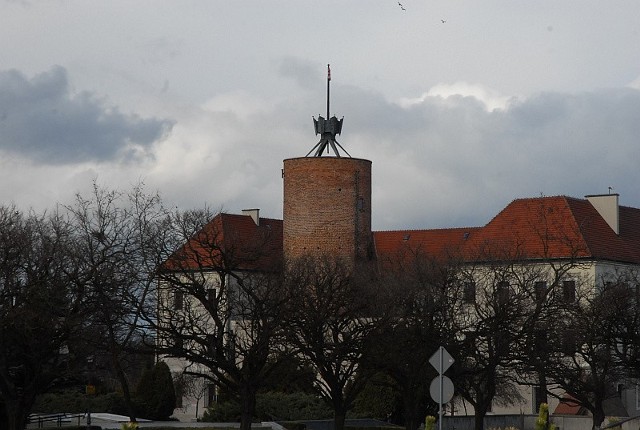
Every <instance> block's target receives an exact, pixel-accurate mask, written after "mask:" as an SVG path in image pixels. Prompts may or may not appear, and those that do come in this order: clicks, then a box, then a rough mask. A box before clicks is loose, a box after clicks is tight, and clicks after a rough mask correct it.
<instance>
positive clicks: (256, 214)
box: [242, 209, 260, 225]
mask: <svg viewBox="0 0 640 430" xmlns="http://www.w3.org/2000/svg"><path fill="white" fill-rule="evenodd" d="M242 215H248V216H250V217H251V219H253V222H255V223H256V225H260V209H242Z"/></svg>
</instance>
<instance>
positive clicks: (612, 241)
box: [170, 79, 640, 415]
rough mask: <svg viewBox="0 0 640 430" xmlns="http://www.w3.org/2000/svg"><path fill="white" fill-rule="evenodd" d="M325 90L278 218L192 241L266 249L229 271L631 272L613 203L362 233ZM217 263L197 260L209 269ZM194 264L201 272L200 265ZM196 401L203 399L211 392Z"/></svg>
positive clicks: (245, 217) (214, 228) (639, 252)
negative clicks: (310, 263) (420, 255)
mask: <svg viewBox="0 0 640 430" xmlns="http://www.w3.org/2000/svg"><path fill="white" fill-rule="evenodd" d="M329 82H330V79H328V80H327V118H326V119H325V118H323V117H322V116H320V117H319V118H318V119H314V126H315V132H316V135H320V140H319V142H318V143H317V144H316V146H315V147H314V148H313V149H312V150H311V151H309V153H308V154H307V155H306V156H304V157H298V158H289V159H285V160H284V162H283V163H284V167H283V170H282V176H283V198H284V202H283V203H284V204H283V219H282V220H278V219H261V218H260V214H259V210H258V209H249V210H246V211H243V214H241V215H232V214H218V215H217V216H216V217H215V218H214V219H213V220H212V221H211V222H210V223H209V225H207V226H206V227H205V228H204V229H203V231H202V233H201V234H205V235H206V234H209V235H210V236H211V238H212V243H215V247H218V249H221V250H224V249H227V250H229V249H233V248H234V247H237V248H240V247H238V244H245V245H246V244H256V245H259V244H264V243H267V244H268V248H267V249H268V253H267V254H268V255H264V254H262V255H259V256H257V255H247V256H246V258H245V260H243V261H241V262H240V264H238V266H237V267H236V270H238V271H243V270H246V271H254V272H255V271H261V270H262V271H272V270H274V267H277V262H280V261H283V260H284V261H291V260H294V259H297V258H302V257H307V256H324V255H328V256H331V257H339V258H342V259H344V260H345V261H346V262H348V263H349V264H350V265H352V266H353V267H357V265H358V264H360V263H372V264H375V265H376V266H377V267H378V269H379V270H381V271H386V270H392V268H393V267H392V261H393V259H394V258H397V256H398V254H400V253H402V252H403V251H406V250H417V249H420V250H421V251H422V252H424V253H426V254H427V255H429V256H432V257H433V258H442V259H446V258H448V257H450V256H451V255H454V254H455V255H456V256H458V257H461V258H462V259H463V260H464V261H466V262H467V263H482V262H483V258H487V256H486V255H484V256H483V255H481V254H479V253H478V250H479V249H487V247H488V246H489V245H492V246H494V248H495V247H496V246H497V247H502V248H503V249H506V248H509V249H517V250H518V255H517V256H516V257H517V258H519V259H520V261H521V262H522V263H523V264H529V263H537V262H542V261H562V260H569V259H571V260H575V261H580V263H581V264H580V271H581V273H580V274H579V275H580V276H589V277H591V278H592V279H607V277H608V276H613V274H615V273H616V271H618V270H620V269H623V268H636V269H640V209H638V208H632V207H625V206H620V205H619V196H618V195H617V194H606V195H591V196H586V197H585V198H584V199H579V198H573V197H566V196H554V197H539V198H525V199H517V200H514V201H513V202H511V203H510V204H508V205H507V206H506V207H505V208H504V209H503V210H502V211H500V212H499V213H498V214H497V215H496V216H495V217H494V218H493V219H492V220H490V221H489V222H488V223H487V224H486V225H484V226H480V227H468V228H450V229H424V230H402V229H400V230H395V231H372V226H371V215H372V203H371V189H372V183H371V170H372V163H371V161H369V160H365V159H360V158H352V157H351V156H350V155H349V154H348V153H347V152H346V151H345V150H344V148H343V147H342V146H341V145H340V144H339V143H338V141H337V140H336V136H337V135H339V134H340V133H341V131H342V123H343V120H342V119H340V120H338V119H337V118H336V117H335V116H332V117H329ZM427 223H428V220H426V221H425V224H427ZM189 248H190V247H189V244H186V245H185V249H189ZM244 248H246V246H245V247H244ZM256 249H257V248H256ZM263 249H264V248H263ZM189 252H195V253H196V254H197V253H199V252H201V250H198V249H191V250H190V251H189ZM219 255H220V253H218V254H215V253H214V254H211V255H208V256H207V258H209V259H210V260H208V261H209V262H210V264H211V265H212V266H213V265H215V264H216V263H215V258H216V256H219ZM494 257H495V256H494ZM511 257H514V256H513V255H512V256H511ZM199 261H200V263H201V264H202V263H204V265H205V266H206V264H207V260H206V259H200V260H199ZM200 268H202V267H200ZM194 269H196V268H194ZM572 276H578V274H576V273H572ZM212 277H213V278H215V273H214V274H212ZM213 278H212V279H213ZM567 281H569V282H570V279H568V278H567ZM225 282H227V283H229V282H232V280H231V279H228V280H226V281H225V280H224V279H217V280H214V281H212V286H211V291H212V295H213V296H215V295H216V294H219V291H218V290H216V288H218V287H216V285H221V284H224V283H225ZM170 365H171V366H172V370H173V371H174V372H176V373H179V372H180V371H181V369H183V368H184V364H183V363H182V364H181V363H178V362H177V361H173V362H171V363H170ZM181 366H183V367H181ZM211 390H213V388H211ZM639 392H640V391H638V390H635V391H633V392H631V391H629V393H627V394H628V398H624V399H622V398H621V400H620V402H621V403H624V406H625V407H626V408H627V410H628V411H629V412H630V413H631V414H633V415H636V414H638V413H639V412H640V406H639V405H640V399H639V398H637V397H638V393H639ZM634 394H635V397H633V395H634ZM528 396H529V399H527V401H528V402H529V404H528V405H519V406H518V408H519V410H517V411H519V412H524V413H531V412H534V411H535V410H536V406H537V403H538V402H537V400H536V398H535V396H536V394H535V387H534V386H533V385H532V386H531V387H530V389H529V392H528ZM205 398H208V399H211V398H213V391H211V392H210V393H209V395H208V396H206V397H205ZM196 401H200V399H196ZM186 403H188V401H187V400H185V403H183V404H186ZM204 403H206V402H204ZM202 406H204V404H203V405H202ZM185 407H186V406H185ZM554 407H555V405H554ZM190 410H191V411H193V408H191V409H190ZM200 410H202V409H200ZM559 410H562V409H559ZM494 411H495V412H500V410H499V409H496V410H494ZM504 412H509V411H508V410H506V409H505V411H504ZM510 412H513V411H512V410H511V411H510Z"/></svg>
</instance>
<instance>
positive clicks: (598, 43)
mask: <svg viewBox="0 0 640 430" xmlns="http://www.w3.org/2000/svg"><path fill="white" fill-rule="evenodd" d="M639 23H640V2H638V1H637V0H613V1H602V0H536V1H524V0H483V1H477V0H401V5H400V4H398V1H397V0H343V1H335V0H325V1H317V0H316V1H308V0H234V1H229V0H226V1H218V0H199V1H195V0H180V1H169V0H153V1H151V0H136V1H129V0H126V1H125V0H109V1H97V0H68V1H67V0H22V1H20V0H0V204H15V205H16V206H17V207H18V208H20V209H22V210H29V209H34V210H36V211H44V210H50V209H51V208H54V207H55V206H56V204H69V203H72V202H73V199H74V195H75V194H77V193H80V194H81V195H86V194H89V193H90V191H91V188H92V185H93V183H94V182H97V183H98V184H99V185H101V186H104V187H107V188H110V189H119V190H124V191H126V190H129V189H131V188H132V187H133V186H134V185H136V184H139V183H144V185H145V189H146V190H148V191H149V192H155V191H158V192H160V194H161V195H162V197H163V200H164V202H165V204H167V205H168V206H169V205H170V206H172V207H178V208H180V209H197V208H202V207H205V206H207V207H209V208H212V209H214V210H222V211H226V212H230V213H239V212H240V211H241V210H242V209H248V208H259V209H260V215H261V216H264V217H269V218H278V219H281V218H282V193H283V190H282V188H283V187H282V175H281V169H282V167H283V163H282V161H283V160H284V159H287V158H295V157H303V156H305V155H306V154H307V153H308V152H309V151H310V150H311V149H312V148H313V147H314V146H315V144H316V143H317V141H318V136H316V135H315V132H314V128H313V121H312V117H313V116H316V117H317V116H318V115H319V114H321V115H323V116H326V84H327V81H326V79H327V64H331V76H332V79H331V115H336V116H337V117H339V118H341V117H344V124H343V128H342V134H341V135H340V136H338V142H339V143H340V144H341V145H342V146H343V147H344V148H345V149H346V150H347V151H348V153H349V154H350V155H351V156H353V157H354V158H364V159H368V160H371V161H372V181H373V186H372V188H373V190H372V202H371V206H372V212H373V215H372V224H373V228H374V230H395V229H424V228H429V229H430V228H447V227H464V226H481V225H484V224H486V223H487V222H489V221H490V220H491V218H492V217H493V216H495V215H496V214H497V213H498V212H499V211H500V210H502V209H503V208H504V207H505V206H506V205H507V204H509V202H511V201H512V200H514V199H517V198H526V197H538V196H552V195H567V196H571V197H577V198H583V197H584V196H585V195H592V194H606V193H609V192H610V187H611V190H612V191H611V192H615V193H618V194H620V204H621V205H624V206H632V207H640V186H638V185H639V183H640V169H639V168H638V162H639V161H640V25H639Z"/></svg>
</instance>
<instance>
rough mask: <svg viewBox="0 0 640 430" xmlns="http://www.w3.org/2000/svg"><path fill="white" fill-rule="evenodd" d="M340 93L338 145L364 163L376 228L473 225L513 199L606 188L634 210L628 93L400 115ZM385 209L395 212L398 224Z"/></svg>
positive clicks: (380, 102)
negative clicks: (371, 179) (372, 179)
mask: <svg viewBox="0 0 640 430" xmlns="http://www.w3.org/2000/svg"><path fill="white" fill-rule="evenodd" d="M348 94H349V95H348V97H345V105H346V106H344V107H342V108H339V110H341V111H342V112H345V126H344V128H343V136H341V138H342V140H341V143H343V144H344V145H345V146H346V147H347V149H348V150H349V152H350V153H351V154H352V155H353V156H355V157H362V158H369V159H371V160H372V161H373V163H374V164H373V169H374V176H376V175H377V181H378V182H377V183H374V191H375V190H377V191H376V193H374V194H375V196H377V197H376V198H377V204H376V202H375V201H374V204H376V207H377V208H379V209H378V211H379V214H378V222H377V224H378V226H379V227H382V228H408V227H411V228H424V227H449V226H462V225H481V224H483V223H485V222H488V221H489V220H490V219H491V217H492V216H494V215H495V214H496V213H497V212H498V211H499V210H500V209H502V207H504V205H506V204H507V203H508V202H509V201H511V200H512V199H514V198H518V197H535V196H538V195H540V193H543V194H545V195H557V194H563V195H569V196H574V197H582V196H584V195H586V194H596V193H606V192H607V191H608V187H609V186H612V187H614V189H615V190H616V191H617V192H618V193H620V194H621V202H622V204H627V205H632V206H633V205H635V206H637V205H638V204H639V203H638V202H640V188H639V187H638V186H637V183H638V181H640V174H639V173H638V169H637V160H638V159H640V145H638V136H640V91H638V90H634V89H610V90H600V91H594V92H585V93H578V94H566V93H542V94H538V95H536V96H533V97H530V98H526V99H521V100H519V101H513V102H512V103H511V104H510V105H509V106H508V107H507V108H506V109H504V110H494V111H488V110H487V109H485V108H484V106H483V105H482V103H480V102H479V101H477V100H475V99H474V98H472V97H462V96H454V97H448V98H446V99H443V98H440V97H427V98H426V99H425V101H424V102H422V103H420V104H416V105H413V106H411V107H408V108H400V107H398V106H397V105H395V104H393V103H389V102H388V101H386V100H384V98H383V97H379V96H376V95H375V94H372V93H371V92H366V91H362V90H360V89H356V88H351V89H349V91H348ZM343 97H344V96H343ZM337 109H338V108H337ZM354 146H355V148H354ZM408 171H409V172H411V173H410V174H409V173H406V172H408ZM376 172H378V173H376ZM389 208H403V210H402V214H401V215H400V216H401V217H402V218H403V219H405V221H404V222H401V221H400V220H399V218H398V217H399V214H397V213H396V214H393V213H386V212H389V211H390V210H391V209H389ZM469 208H472V209H469ZM397 222H399V223H398V224H396V225H394V224H393V223H397ZM407 223H408V224H407Z"/></svg>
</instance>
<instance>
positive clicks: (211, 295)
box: [207, 288, 218, 307]
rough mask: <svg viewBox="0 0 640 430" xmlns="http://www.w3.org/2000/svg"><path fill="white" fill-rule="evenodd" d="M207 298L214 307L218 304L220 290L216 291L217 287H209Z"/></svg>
mask: <svg viewBox="0 0 640 430" xmlns="http://www.w3.org/2000/svg"><path fill="white" fill-rule="evenodd" d="M207 300H208V301H209V303H211V304H212V305H213V306H214V307H215V306H216V304H217V302H218V291H216V289H215V288H209V289H208V290H207Z"/></svg>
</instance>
